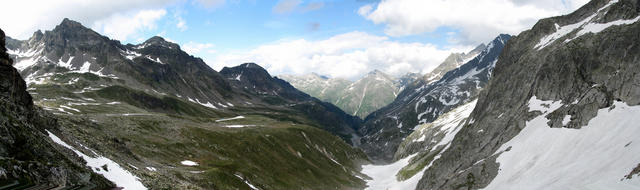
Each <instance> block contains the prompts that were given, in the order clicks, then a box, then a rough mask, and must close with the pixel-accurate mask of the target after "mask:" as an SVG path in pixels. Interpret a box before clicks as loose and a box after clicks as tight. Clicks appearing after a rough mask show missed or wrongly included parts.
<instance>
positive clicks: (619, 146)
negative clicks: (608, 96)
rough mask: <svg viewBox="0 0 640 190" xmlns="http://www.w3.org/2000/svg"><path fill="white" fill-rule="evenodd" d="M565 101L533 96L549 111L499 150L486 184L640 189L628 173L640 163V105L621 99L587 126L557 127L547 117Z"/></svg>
mask: <svg viewBox="0 0 640 190" xmlns="http://www.w3.org/2000/svg"><path fill="white" fill-rule="evenodd" d="M554 105H555V106H554ZM561 105H562V104H561V103H560V102H559V101H556V102H553V101H541V100H537V99H536V97H535V96H534V97H532V98H531V100H530V101H529V110H530V111H535V110H540V111H542V113H543V114H541V115H539V116H537V117H535V118H534V119H532V120H530V121H527V123H526V127H525V128H524V129H523V130H522V131H520V133H518V135H517V136H515V137H514V138H513V139H511V140H510V141H509V142H507V143H505V144H503V145H502V146H501V147H500V149H498V151H496V153H495V154H499V156H498V158H497V160H496V161H497V162H498V163H499V164H500V171H499V172H498V175H497V176H496V178H495V179H493V181H492V182H491V183H490V184H489V186H487V187H486V188H485V189H522V190H526V189H532V190H533V189H576V190H578V189H637V188H639V187H640V178H639V177H635V178H631V179H628V178H627V177H628V175H630V173H631V172H632V171H633V169H634V168H636V167H638V164H639V163H640V154H639V153H640V144H637V143H639V142H640V125H638V123H640V117H638V116H640V106H629V105H627V104H626V103H623V102H615V103H614V104H613V105H612V106H611V107H609V108H602V109H600V110H598V114H597V116H596V117H594V118H593V119H592V120H591V121H589V124H588V125H587V126H584V127H582V128H581V129H568V128H551V127H549V125H548V124H547V122H548V121H549V120H548V119H547V118H545V116H547V114H548V113H551V112H553V111H555V108H558V107H560V106H561ZM535 108H538V109H535ZM507 149H509V151H506V150H507Z"/></svg>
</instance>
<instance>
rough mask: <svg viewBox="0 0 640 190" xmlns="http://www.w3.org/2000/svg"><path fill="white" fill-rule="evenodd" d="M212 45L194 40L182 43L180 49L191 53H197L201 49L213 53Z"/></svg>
mask: <svg viewBox="0 0 640 190" xmlns="http://www.w3.org/2000/svg"><path fill="white" fill-rule="evenodd" d="M213 47H214V45H213V44H211V43H204V44H201V43H196V42H188V43H186V44H182V46H181V48H182V50H184V51H185V52H187V53H189V54H193V55H197V54H199V53H200V52H203V51H205V52H207V53H215V50H213V49H212V48H213Z"/></svg>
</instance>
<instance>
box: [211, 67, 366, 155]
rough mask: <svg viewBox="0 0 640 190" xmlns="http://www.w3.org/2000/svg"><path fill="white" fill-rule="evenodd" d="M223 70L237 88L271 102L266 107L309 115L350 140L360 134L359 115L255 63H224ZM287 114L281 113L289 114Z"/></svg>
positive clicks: (287, 112) (320, 124)
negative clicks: (298, 86) (306, 90)
mask: <svg viewBox="0 0 640 190" xmlns="http://www.w3.org/2000/svg"><path fill="white" fill-rule="evenodd" d="M220 73H221V74H222V75H223V76H224V77H226V78H229V79H233V80H230V83H231V85H232V86H234V88H237V89H238V90H237V91H240V90H243V91H244V92H245V93H247V94H250V95H253V96H254V97H258V98H260V102H266V103H267V104H268V105H269V106H266V108H263V109H270V110H281V111H279V112H283V113H286V114H287V115H290V116H296V115H297V116H299V117H306V118H307V119H308V120H310V121H311V122H312V123H307V124H309V125H312V126H316V127H318V128H321V129H324V130H326V131H330V132H332V133H333V134H335V135H337V136H339V137H341V138H343V139H345V141H347V142H350V143H351V142H352V138H354V137H356V136H357V132H356V130H357V129H358V128H359V127H360V124H361V122H362V120H360V118H357V117H355V116H351V115H349V114H346V113H344V112H343V111H342V110H340V108H338V107H336V106H334V105H333V104H330V103H326V102H322V101H320V100H318V99H316V98H313V97H311V96H309V95H307V94H305V93H303V92H301V91H299V90H298V89H296V88H294V87H293V86H291V85H290V84H289V83H287V82H286V81H284V80H282V79H279V78H277V77H271V75H269V73H268V72H267V71H266V70H265V69H264V68H262V67H260V66H259V65H257V64H255V63H245V64H242V65H239V66H236V67H231V68H229V67H225V68H223V69H222V70H221V71H220ZM252 109H255V108H252ZM247 111H250V112H251V110H247ZM287 115H283V116H282V117H290V116H287Z"/></svg>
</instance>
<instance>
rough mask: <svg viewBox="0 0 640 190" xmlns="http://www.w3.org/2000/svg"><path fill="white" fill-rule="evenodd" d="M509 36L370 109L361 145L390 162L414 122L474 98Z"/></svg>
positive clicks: (415, 124)
mask: <svg viewBox="0 0 640 190" xmlns="http://www.w3.org/2000/svg"><path fill="white" fill-rule="evenodd" d="M510 37H511V36H509V35H505V34H503V35H500V36H498V37H497V38H496V39H494V40H493V41H491V42H490V43H489V45H487V46H486V47H485V49H483V50H482V52H480V53H479V54H478V55H477V56H476V57H475V58H473V59H472V60H470V61H469V62H467V63H466V64H464V65H462V66H460V67H459V68H456V69H454V70H452V71H449V72H447V73H446V74H444V76H443V77H442V78H441V79H440V80H438V81H437V82H432V81H431V80H427V79H424V78H423V79H422V80H418V81H416V82H413V83H412V84H411V85H409V86H407V87H406V88H405V89H404V90H403V91H402V92H401V93H400V94H399V95H398V97H397V98H396V99H395V100H394V101H393V103H391V104H390V105H388V106H385V107H384V108H382V109H380V110H378V111H376V112H373V113H372V114H370V115H369V116H367V118H366V119H365V124H364V125H363V127H362V128H361V129H360V132H361V133H362V134H363V138H362V148H363V150H364V151H365V152H366V153H367V154H368V155H369V156H370V157H371V158H372V159H374V160H377V161H380V162H390V161H392V160H393V157H394V154H395V152H396V148H397V147H398V145H399V144H400V143H401V142H402V140H403V138H405V137H406V136H407V135H409V134H410V133H411V132H412V131H413V130H414V128H415V127H416V126H417V125H420V124H424V123H429V122H432V121H434V120H435V119H436V118H438V116H440V115H441V114H443V113H446V112H448V111H449V110H451V109H453V108H455V107H457V106H459V105H462V104H465V103H467V102H469V101H471V100H472V99H474V98H475V97H477V95H478V93H479V92H480V89H482V88H483V87H484V86H485V85H486V84H487V82H488V80H489V78H490V77H491V72H492V70H493V68H494V66H495V63H496V61H497V58H498V55H499V54H500V52H501V51H502V48H503V47H504V44H505V43H506V42H507V40H509V39H510Z"/></svg>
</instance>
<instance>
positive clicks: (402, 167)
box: [362, 101, 476, 190]
mask: <svg viewBox="0 0 640 190" xmlns="http://www.w3.org/2000/svg"><path fill="white" fill-rule="evenodd" d="M475 105H476V101H472V102H469V103H467V104H464V105H462V106H460V107H458V108H456V109H453V110H451V111H449V112H447V113H446V114H443V115H441V116H440V117H439V118H438V119H436V120H435V121H433V122H432V123H428V124H423V125H420V126H417V127H416V130H415V131H414V132H413V133H412V134H411V135H409V136H408V137H407V138H406V139H405V140H404V142H403V143H402V144H401V145H400V148H398V152H396V155H398V156H397V157H398V158H399V159H397V161H395V162H394V163H392V164H388V165H365V166H363V169H362V173H363V174H366V175H368V176H369V177H371V178H372V179H370V180H367V185H368V186H369V187H368V189H371V190H377V189H390V190H404V189H415V187H416V185H417V184H418V180H419V179H420V178H421V177H422V174H423V173H424V171H425V170H426V169H427V168H429V167H430V166H431V164H432V163H433V161H435V160H437V159H439V158H440V153H441V152H442V151H444V150H446V149H447V148H448V147H449V144H450V143H451V141H452V140H453V138H454V137H455V135H456V134H457V133H458V131H460V129H461V128H462V126H463V124H464V122H465V121H466V119H467V117H469V114H471V111H473V108H474V107H475Z"/></svg>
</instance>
